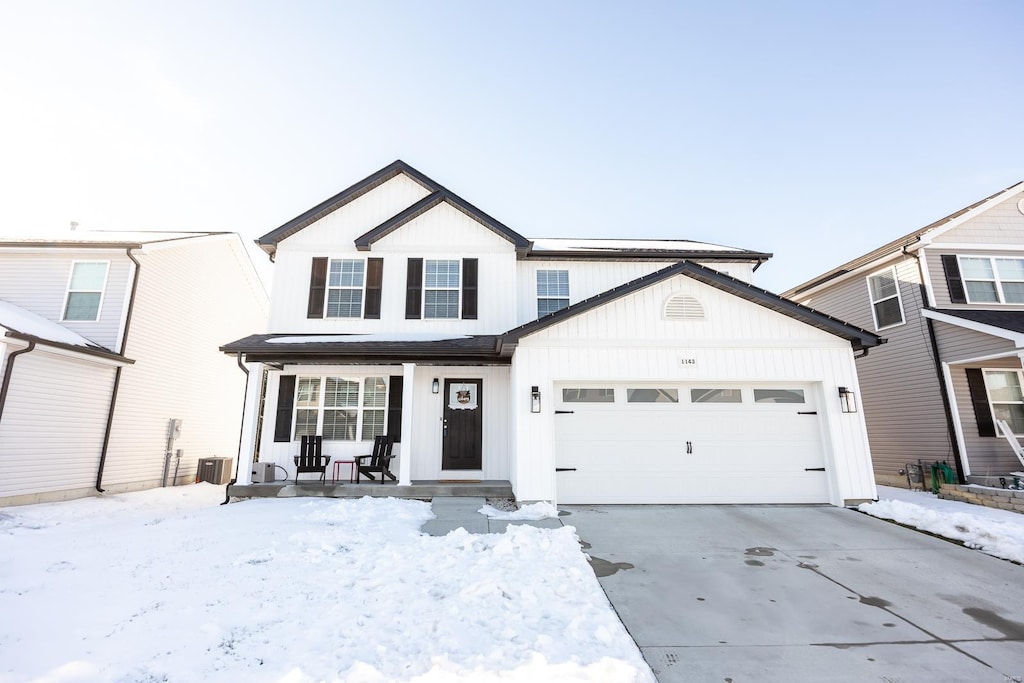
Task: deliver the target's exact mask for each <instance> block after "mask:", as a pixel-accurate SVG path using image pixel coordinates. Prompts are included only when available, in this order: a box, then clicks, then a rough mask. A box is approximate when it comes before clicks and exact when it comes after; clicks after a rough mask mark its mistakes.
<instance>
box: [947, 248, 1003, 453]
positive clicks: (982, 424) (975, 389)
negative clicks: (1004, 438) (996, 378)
mask: <svg viewBox="0 0 1024 683" xmlns="http://www.w3.org/2000/svg"><path fill="white" fill-rule="evenodd" d="M943 258H945V257H943ZM966 372H967V388H968V389H969V390H970V392H971V403H972V404H973V405H974V419H975V421H976V422H977V423H978V436H996V423H995V421H993V419H992V409H991V408H990V407H989V404H988V393H987V392H986V391H985V375H984V373H983V372H982V371H981V370H979V369H977V368H969V369H968V370H966Z"/></svg>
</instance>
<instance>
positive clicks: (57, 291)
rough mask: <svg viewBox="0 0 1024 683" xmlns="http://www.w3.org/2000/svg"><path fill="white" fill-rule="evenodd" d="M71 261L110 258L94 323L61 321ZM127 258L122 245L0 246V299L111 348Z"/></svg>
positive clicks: (127, 278) (123, 291)
mask: <svg viewBox="0 0 1024 683" xmlns="http://www.w3.org/2000/svg"><path fill="white" fill-rule="evenodd" d="M75 261H109V262H110V266H109V268H108V271H107V283H106V287H105V289H104V292H103V299H102V301H101V304H100V318H99V320H97V321H95V322H81V321H68V322H61V317H62V316H63V314H64V310H63V307H64V299H65V295H66V294H67V287H68V281H69V278H70V277H71V267H72V264H73V263H74V262H75ZM131 271H132V262H131V261H130V260H128V257H127V256H126V255H125V252H124V251H123V250H106V249H63V248H61V249H51V250H47V251H39V250H29V249H20V248H19V249H17V250H8V251H0V299H3V300H5V301H9V302H10V303H12V304H14V305H15V306H21V307H22V308H25V309H27V310H29V311H32V312H33V313H36V314H38V315H41V316H42V317H44V318H46V319H47V320H52V321H53V322H56V323H60V324H61V325H64V326H65V327H67V328H68V329H70V330H73V331H75V332H77V333H78V334H80V335H82V336H83V337H85V338H86V339H89V340H90V341H93V342H96V343H97V344H99V345H101V346H104V347H106V348H108V349H111V350H115V351H116V350H117V347H118V345H119V339H118V331H119V329H120V325H121V318H122V315H123V313H124V302H125V298H126V291H127V288H128V286H129V285H130V279H131V275H132V272H131Z"/></svg>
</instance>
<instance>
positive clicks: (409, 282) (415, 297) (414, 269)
mask: <svg viewBox="0 0 1024 683" xmlns="http://www.w3.org/2000/svg"><path fill="white" fill-rule="evenodd" d="M422 303H423V259H421V258H411V259H409V268H408V271H407V273H406V276H405V317H406V318H407V319H410V320H411V319H414V318H419V317H420V310H421V308H422Z"/></svg>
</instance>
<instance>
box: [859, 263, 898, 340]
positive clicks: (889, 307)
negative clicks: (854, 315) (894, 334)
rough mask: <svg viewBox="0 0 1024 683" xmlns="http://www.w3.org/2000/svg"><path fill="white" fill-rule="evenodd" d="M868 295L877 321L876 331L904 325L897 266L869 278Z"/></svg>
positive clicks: (872, 312)
mask: <svg viewBox="0 0 1024 683" xmlns="http://www.w3.org/2000/svg"><path fill="white" fill-rule="evenodd" d="M868 293H869V294H870V296H871V314H872V316H874V319H875V329H876V330H882V329H885V328H887V327H893V326H894V325H902V324H903V323H904V322H905V321H904V318H903V299H902V298H901V296H900V284H899V279H898V278H897V277H896V267H895V266H893V267H892V268H886V269H885V270H883V271H882V272H881V273H875V274H874V275H870V276H868Z"/></svg>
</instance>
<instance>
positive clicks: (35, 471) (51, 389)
mask: <svg viewBox="0 0 1024 683" xmlns="http://www.w3.org/2000/svg"><path fill="white" fill-rule="evenodd" d="M266 315H267V295H266V290H265V288H264V286H263V284H262V283H261V282H260V280H259V278H258V277H257V274H256V271H255V269H254V267H253V264H252V261H251V259H250V258H249V255H248V254H247V252H246V250H245V247H244V245H243V243H242V241H241V240H240V238H239V236H238V235H236V234H234V233H213V232H193V233H171V232H161V233H155V232H139V233H134V232H133V233H128V232H95V231H90V232H67V233H65V234H63V235H61V236H59V237H49V238H16V237H2V236H0V505H17V504H26V503H36V502H44V501H50V500H61V499H68V498H78V497H83V496H88V495H94V494H97V493H100V492H103V491H110V492H121V491H130V490H137V489H144V488H151V487H155V486H160V485H161V484H164V483H166V484H172V483H175V481H177V482H178V483H182V482H187V481H192V480H194V479H195V477H196V468H197V462H198V461H199V459H201V458H209V457H230V458H235V457H237V452H238V441H239V429H240V426H241V413H240V406H241V403H242V398H243V396H244V393H245V387H246V374H245V373H244V372H243V371H242V370H241V369H240V368H239V367H238V365H237V364H236V363H235V362H234V361H233V360H232V359H231V358H227V357H225V356H224V355H223V354H221V353H220V352H219V351H218V349H217V346H218V343H219V342H220V341H221V340H223V339H224V338H225V337H231V336H233V335H240V334H242V333H248V332H250V331H251V330H252V328H253V327H254V326H255V327H257V328H259V327H262V326H263V325H265V321H266ZM171 420H180V421H181V423H180V425H181V426H180V433H179V435H178V436H177V438H176V439H175V440H174V441H173V442H172V444H171V449H170V450H171V454H170V457H168V445H169V444H168V437H169V428H170V423H171ZM179 450H180V451H181V458H180V460H179V459H178V457H177V454H178V452H179Z"/></svg>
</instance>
